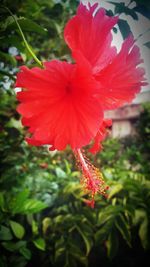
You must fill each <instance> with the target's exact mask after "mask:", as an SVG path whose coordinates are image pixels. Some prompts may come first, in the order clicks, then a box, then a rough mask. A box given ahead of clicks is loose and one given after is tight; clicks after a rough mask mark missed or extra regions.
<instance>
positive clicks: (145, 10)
mask: <svg viewBox="0 0 150 267" xmlns="http://www.w3.org/2000/svg"><path fill="white" fill-rule="evenodd" d="M133 10H134V11H135V12H138V13H140V14H141V15H143V16H144V17H146V18H148V19H150V9H148V8H147V7H146V6H144V5H138V6H136V7H134V8H133Z"/></svg>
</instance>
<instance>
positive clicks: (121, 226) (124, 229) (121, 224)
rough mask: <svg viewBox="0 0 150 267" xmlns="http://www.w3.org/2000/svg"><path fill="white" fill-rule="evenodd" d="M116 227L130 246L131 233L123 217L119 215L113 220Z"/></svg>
mask: <svg viewBox="0 0 150 267" xmlns="http://www.w3.org/2000/svg"><path fill="white" fill-rule="evenodd" d="M115 224H116V227H117V228H118V230H119V232H120V233H121V235H122V237H123V238H124V239H125V240H126V242H127V244H128V245H129V246H130V247H131V233H130V230H129V225H128V223H127V222H126V220H125V218H124V217H123V216H122V215H120V216H119V217H118V218H117V221H116V222H115Z"/></svg>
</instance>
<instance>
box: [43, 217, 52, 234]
mask: <svg viewBox="0 0 150 267" xmlns="http://www.w3.org/2000/svg"><path fill="white" fill-rule="evenodd" d="M50 225H52V219H51V218H49V217H46V218H44V219H43V221H42V231H43V234H46V232H47V229H48V227H49V226H50Z"/></svg>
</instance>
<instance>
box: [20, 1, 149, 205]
mask: <svg viewBox="0 0 150 267" xmlns="http://www.w3.org/2000/svg"><path fill="white" fill-rule="evenodd" d="M96 8H97V4H95V5H93V6H91V5H90V4H89V6H88V8H87V7H86V6H84V5H83V4H80V5H79V7H78V10H77V14H76V15H75V16H74V17H73V18H72V19H70V20H69V22H68V23H67V25H66V27H65V30H64V39H65V41H66V43H67V44H68V46H69V48H70V49H71V51H72V56H73V58H74V60H75V63H74V64H71V63H68V62H61V61H59V60H52V61H50V62H44V63H43V67H44V68H43V69H40V68H38V67H35V68H32V69H29V68H27V67H26V66H22V67H21V71H20V72H19V73H18V75H17V81H16V86H17V87H21V88H23V90H22V91H21V92H18V93H17V98H18V100H19V101H20V102H21V103H20V104H19V106H18V109H17V110H18V112H19V113H20V114H21V115H22V117H23V118H22V123H23V125H25V126H27V127H28V129H29V133H30V137H28V138H26V140H27V142H28V143H29V144H31V145H35V146H41V145H50V150H54V149H57V150H64V149H65V148H66V146H67V145H70V147H71V148H72V150H73V151H74V154H75V156H76V158H77V161H78V165H79V166H80V168H81V169H82V172H83V177H84V179H81V181H82V183H83V184H84V187H85V189H86V190H87V191H91V196H92V199H93V197H94V195H95V194H96V193H97V192H100V193H101V194H105V189H106V188H105V185H104V181H103V177H102V174H101V173H100V172H99V171H98V169H97V168H95V167H94V166H93V165H91V164H90V163H89V161H88V160H87V158H86V157H85V156H84V155H83V154H82V153H81V150H80V149H81V148H82V147H83V146H85V145H87V144H89V143H90V142H91V141H92V140H94V144H93V147H92V148H91V149H90V150H91V152H92V153H95V152H97V151H98V150H99V149H100V148H101V145H100V142H101V141H102V140H103V139H104V138H105V136H106V134H107V130H106V129H107V127H109V126H110V124H111V122H110V121H108V120H104V114H103V111H104V110H106V109H113V108H117V107H119V106H121V105H123V104H124V103H126V102H130V101H132V99H133V98H134V97H135V94H136V93H138V92H139V91H140V88H141V86H142V85H144V84H145V79H144V70H143V69H142V68H141V67H139V66H138V65H139V64H140V63H141V62H142V60H141V59H140V53H139V48H138V47H137V46H136V45H135V44H134V39H133V37H132V36H129V37H128V38H127V39H126V40H125V42H124V43H123V45H122V48H121V50H120V52H119V53H117V50H116V48H115V47H113V46H112V45H111V43H112V33H111V30H112V28H113V26H114V25H115V24H116V23H117V21H118V17H108V16H107V15H106V14H105V10H104V9H102V8H101V9H99V10H98V11H96ZM93 205H94V204H93V202H92V206H93Z"/></svg>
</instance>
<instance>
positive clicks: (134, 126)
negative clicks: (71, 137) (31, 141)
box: [0, 0, 150, 267]
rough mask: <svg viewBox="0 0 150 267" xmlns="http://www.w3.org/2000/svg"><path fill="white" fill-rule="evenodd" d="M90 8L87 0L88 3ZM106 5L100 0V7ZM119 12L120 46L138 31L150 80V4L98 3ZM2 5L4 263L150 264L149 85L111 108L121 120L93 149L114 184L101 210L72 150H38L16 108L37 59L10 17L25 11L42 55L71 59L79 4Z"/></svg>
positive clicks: (29, 266)
mask: <svg viewBox="0 0 150 267" xmlns="http://www.w3.org/2000/svg"><path fill="white" fill-rule="evenodd" d="M83 2H84V3H85V4H86V3H87V1H83ZM94 2H96V1H91V3H94ZM98 2H99V3H100V4H101V6H102V7H104V8H106V9H107V14H108V15H109V16H113V15H115V14H119V16H120V19H119V22H118V25H117V26H115V27H114V29H113V35H114V43H115V45H116V46H117V48H118V50H119V49H120V46H121V43H122V41H123V39H125V38H126V37H127V36H128V34H129V33H130V32H132V33H133V34H134V37H135V39H136V40H137V41H136V42H137V44H138V45H139V46H140V49H141V54H142V57H143V58H144V65H143V66H144V68H145V69H146V78H147V80H148V81H149V80H150V78H149V62H150V53H149V49H150V23H149V19H150V2H149V1H146V0H143V1H142V0H136V1H115V0H114V1H98ZM0 3H1V6H0V100H1V101H0V156H1V166H0V170H1V178H0V267H25V266H26V267H33V266H37V267H41V266H42V267H50V266H52V267H59V266H61V267H84V266H85V267H100V266H101V267H104V266H105V267H120V266H122V267H137V266H141V265H145V266H146V261H149V260H150V256H149V255H150V254H149V253H150V166H149V165H150V163H149V162H150V157H149V148H150V142H149V141H150V102H149V100H150V99H149V93H150V91H149V89H150V88H149V85H148V86H147V87H145V88H143V89H142V91H141V93H140V94H139V95H138V96H137V98H136V99H135V100H134V102H133V103H132V104H131V105H125V106H124V107H122V108H120V109H118V110H114V111H109V112H106V114H105V116H106V117H111V118H112V119H113V127H112V131H111V133H110V136H109V137H108V138H107V140H105V142H104V143H103V146H104V150H103V151H102V152H101V153H98V154H97V155H96V156H94V157H93V156H91V155H90V154H89V155H88V157H89V158H91V160H92V162H93V161H94V164H95V165H96V166H97V167H98V168H101V171H102V173H103V175H104V177H105V180H106V182H107V184H108V185H109V186H110V189H109V192H108V198H107V199H104V198H103V197H101V196H97V199H96V207H95V208H94V209H91V208H90V207H88V206H87V205H86V201H85V199H86V194H85V193H84V192H83V191H82V189H81V186H80V182H79V181H80V180H79V178H80V176H81V174H80V173H79V172H78V170H77V167H76V165H75V160H74V157H73V155H72V153H71V151H70V150H69V148H68V149H67V150H66V151H65V152H59V153H58V152H56V151H55V152H53V153H50V152H49V151H48V149H47V147H41V148H39V147H38V148H37V147H30V146H29V145H27V144H26V142H25V141H24V137H25V134H26V130H25V129H24V128H23V127H22V126H21V123H20V116H19V115H18V114H17V112H16V105H17V102H16V98H15V90H14V83H15V77H16V73H17V72H18V70H19V66H21V65H24V64H25V65H27V66H29V67H32V66H34V65H35V62H34V61H33V59H32V57H31V55H30V54H29V52H28V51H27V49H26V47H25V45H24V42H23V40H22V38H21V37H20V35H19V32H18V28H17V25H16V23H15V21H14V19H13V17H12V16H11V15H10V13H9V11H8V10H7V9H6V7H7V8H9V10H11V12H12V13H13V14H14V15H15V18H16V20H17V21H18V22H19V24H20V26H21V28H22V31H23V32H24V34H25V37H26V39H27V41H28V43H29V44H30V46H31V47H32V48H33V50H34V52H35V54H36V55H37V56H38V58H39V59H40V60H51V59H53V58H59V59H61V60H70V51H69V49H68V48H67V46H66V44H65V43H64V40H63V29H64V25H65V23H66V22H67V21H68V19H69V18H70V17H71V16H73V15H74V14H75V11H76V8H77V6H78V4H79V1H77V0H62V1H56V0H43V1H40V0H35V1H32V0H13V1H8V0H1V2H0Z"/></svg>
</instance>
